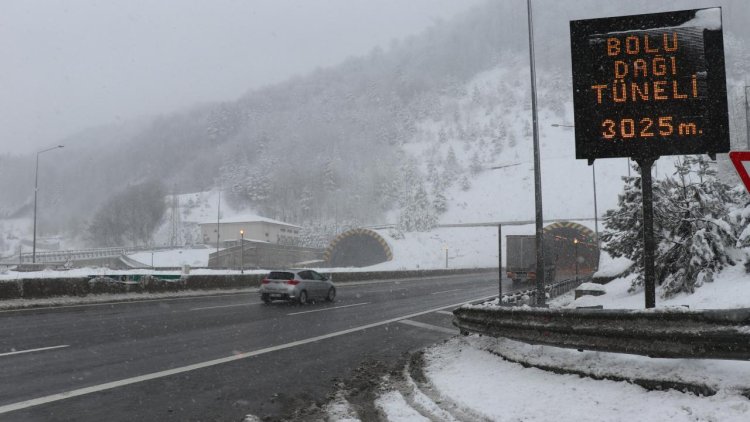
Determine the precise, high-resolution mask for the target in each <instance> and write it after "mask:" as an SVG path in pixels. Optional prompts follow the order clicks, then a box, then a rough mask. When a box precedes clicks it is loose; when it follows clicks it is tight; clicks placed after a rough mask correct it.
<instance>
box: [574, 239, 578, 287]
mask: <svg viewBox="0 0 750 422" xmlns="http://www.w3.org/2000/svg"><path fill="white" fill-rule="evenodd" d="M573 246H574V249H575V251H576V283H578V238H575V239H573Z"/></svg>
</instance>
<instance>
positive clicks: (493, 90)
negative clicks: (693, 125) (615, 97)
mask: <svg viewBox="0 0 750 422" xmlns="http://www.w3.org/2000/svg"><path fill="white" fill-rule="evenodd" d="M526 72H528V71H527V70H526V69H525V67H524V66H523V65H521V64H516V65H515V67H514V66H513V65H509V64H508V63H503V64H502V65H499V66H497V67H495V68H494V69H492V70H490V71H487V72H483V73H481V74H479V75H478V76H476V77H475V78H474V79H473V80H472V81H470V82H469V83H467V84H466V85H465V87H464V88H463V90H461V91H460V92H462V95H459V96H447V95H446V96H443V97H441V99H440V107H439V109H440V110H441V111H442V115H438V116H433V117H430V118H427V119H424V120H422V121H420V122H418V123H417V124H416V127H417V132H416V134H415V135H414V137H413V138H412V139H411V141H410V142H408V143H407V144H405V145H404V147H403V149H404V150H405V152H406V153H407V154H408V156H409V157H411V158H412V159H413V160H414V162H415V163H416V165H417V167H418V169H419V170H420V172H421V173H422V174H423V175H424V176H423V177H424V178H425V182H426V185H427V187H428V191H429V193H430V197H431V201H432V203H433V206H435V208H436V213H437V214H438V220H437V222H438V223H439V224H456V223H482V222H496V221H528V220H533V219H534V168H533V143H532V132H531V105H530V102H529V100H528V88H527V87H526V85H522V84H512V83H508V81H509V80H511V81H512V80H515V79H517V78H518V77H517V75H518V74H525V73H526ZM539 79H540V84H541V85H542V87H544V89H543V90H542V94H540V107H541V109H540V114H539V131H540V149H541V159H542V167H541V173H542V194H543V205H544V218H545V219H564V220H569V219H578V218H593V217H594V195H593V179H592V167H591V166H589V165H588V163H587V162H586V161H585V160H576V159H575V143H574V130H573V128H572V127H566V126H568V125H570V124H571V123H570V122H571V121H572V117H571V114H572V113H571V109H572V106H571V105H570V104H569V103H568V104H566V106H565V107H564V108H561V107H557V106H555V107H549V106H548V102H547V101H545V100H546V98H547V97H548V95H545V93H550V92H555V93H556V94H557V95H559V93H557V91H558V90H560V89H565V87H564V86H557V85H554V84H553V82H554V78H552V77H551V76H549V75H542V76H540V78H539ZM548 79H551V80H552V81H553V82H549V81H547V80H548ZM552 125H558V126H552ZM594 167H595V168H596V184H597V188H596V191H597V206H598V211H599V215H600V216H601V215H603V214H604V212H605V211H606V210H607V209H610V208H613V207H615V206H616V204H617V195H618V194H619V193H621V191H622V187H623V183H622V179H621V177H622V176H625V175H627V174H628V160H627V159H624V158H623V159H607V160H598V161H597V162H596V164H595V166H594ZM632 171H633V170H632V169H631V172H632ZM672 172H673V165H672V159H671V158H670V157H665V158H663V159H661V160H659V162H658V163H657V165H656V168H655V174H656V177H662V176H664V175H665V174H667V175H671V174H672ZM417 183H419V181H418V182H417ZM441 196H442V198H440V199H436V198H439V197H441ZM438 202H440V204H438ZM440 208H444V211H443V212H440ZM398 212H399V211H398V210H396V211H394V212H392V213H391V214H390V217H389V220H390V221H391V222H395V221H397V220H398Z"/></svg>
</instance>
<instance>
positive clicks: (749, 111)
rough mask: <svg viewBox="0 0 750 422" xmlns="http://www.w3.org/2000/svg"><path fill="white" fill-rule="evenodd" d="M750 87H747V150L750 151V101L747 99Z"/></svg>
mask: <svg viewBox="0 0 750 422" xmlns="http://www.w3.org/2000/svg"><path fill="white" fill-rule="evenodd" d="M748 88H750V85H745V130H746V132H745V133H746V134H747V135H746V136H747V149H748V151H750V100H748V98H747V89H748Z"/></svg>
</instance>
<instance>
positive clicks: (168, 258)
mask: <svg viewBox="0 0 750 422" xmlns="http://www.w3.org/2000/svg"><path fill="white" fill-rule="evenodd" d="M215 251H216V250H215V249H208V248H201V249H174V250H170V251H154V252H153V253H152V252H148V251H146V252H138V253H134V254H130V255H128V258H130V259H133V260H135V261H138V262H141V263H143V264H144V266H151V265H152V258H153V266H154V267H182V266H183V265H190V266H191V267H206V266H208V256H209V255H210V254H211V252H215Z"/></svg>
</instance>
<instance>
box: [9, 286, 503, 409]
mask: <svg viewBox="0 0 750 422" xmlns="http://www.w3.org/2000/svg"><path fill="white" fill-rule="evenodd" d="M496 296H497V295H493V296H485V297H481V298H476V299H472V300H467V301H464V302H460V303H454V304H452V305H447V306H441V307H439V308H433V309H428V310H426V311H422V312H417V313H413V314H409V315H403V316H400V317H396V318H391V319H386V320H384V321H380V322H373V323H372V324H367V325H361V326H359V327H354V328H349V329H346V330H341V331H336V332H333V333H328V334H323V335H321V336H316V337H311V338H308V339H304V340H297V341H293V342H291V343H286V344H280V345H278V346H271V347H266V348H264V349H259V350H254V351H252V352H245V353H238V354H235V355H232V356H227V357H225V358H220V359H214V360H209V361H206V362H201V363H196V364H193V365H188V366H183V367H180V368H174V369H168V370H166V371H161V372H154V373H151V374H146V375H140V376H137V377H132V378H125V379H122V380H119V381H112V382H108V383H105V384H99V385H92V386H91V387H84V388H79V389H77V390H71V391H66V392H63V393H57V394H50V395H49V396H44V397H39V398H36V399H31V400H25V401H22V402H18V403H11V404H6V405H5V406H0V415H2V414H4V413H9V412H13V411H16V410H21V409H27V408H29V407H33V406H38V405H40V404H46V403H52V402H56V401H60V400H65V399H69V398H72V397H78V396H83V395H86V394H91V393H96V392H99V391H105V390H111V389H113V388H117V387H122V386H125V385H130V384H136V383H139V382H144V381H149V380H153V379H157V378H163V377H168V376H170V375H175V374H181V373H183V372H189V371H195V370H197V369H203V368H208V367H210V366H215V365H221V364H223V363H229V362H234V361H238V360H242V359H247V358H251V357H254V356H259V355H263V354H266V353H271V352H276V351H279V350H284V349H289V348H291V347H297V346H302V345H304V344H308V343H314V342H316V341H321V340H326V339H329V338H333V337H339V336H343V335H345V334H351V333H356V332H357V331H363V330H367V329H369V328H375V327H379V326H381V325H386V324H390V323H393V322H397V321H401V320H402V319H409V318H414V317H418V316H420V315H426V314H429V313H432V312H435V311H439V310H441V309H446V308H457V307H459V306H461V305H464V304H466V303H471V302H473V301H475V300H483V299H490V298H493V297H496Z"/></svg>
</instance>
